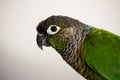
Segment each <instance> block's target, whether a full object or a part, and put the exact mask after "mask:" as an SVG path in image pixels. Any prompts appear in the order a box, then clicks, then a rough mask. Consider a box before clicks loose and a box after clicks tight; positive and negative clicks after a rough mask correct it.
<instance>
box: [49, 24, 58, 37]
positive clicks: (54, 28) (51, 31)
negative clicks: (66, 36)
mask: <svg viewBox="0 0 120 80" xmlns="http://www.w3.org/2000/svg"><path fill="white" fill-rule="evenodd" d="M59 30H60V27H59V26H56V25H50V26H49V27H48V29H47V33H48V34H50V35H54V34H56V33H57V32H58V31H59Z"/></svg>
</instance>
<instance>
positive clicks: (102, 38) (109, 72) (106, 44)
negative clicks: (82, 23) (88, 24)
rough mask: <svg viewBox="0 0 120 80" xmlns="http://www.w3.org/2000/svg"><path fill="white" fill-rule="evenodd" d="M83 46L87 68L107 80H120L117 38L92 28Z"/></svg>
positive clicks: (118, 39) (119, 50) (119, 40)
mask: <svg viewBox="0 0 120 80" xmlns="http://www.w3.org/2000/svg"><path fill="white" fill-rule="evenodd" d="M83 45H84V50H83V51H84V55H83V56H84V58H85V61H86V63H87V64H88V66H89V67H91V66H92V67H91V68H92V69H93V70H94V71H97V72H98V73H99V74H100V75H102V76H103V77H105V78H107V79H108V80H120V37H119V36H117V35H115V34H113V33H110V32H108V31H105V30H103V29H97V28H92V29H91V31H90V33H89V34H88V35H87V36H86V38H85V41H84V43H83Z"/></svg>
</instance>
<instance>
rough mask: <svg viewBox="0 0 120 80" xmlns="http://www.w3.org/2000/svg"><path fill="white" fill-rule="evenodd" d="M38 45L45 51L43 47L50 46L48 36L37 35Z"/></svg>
mask: <svg viewBox="0 0 120 80" xmlns="http://www.w3.org/2000/svg"><path fill="white" fill-rule="evenodd" d="M37 44H38V46H39V47H40V48H41V49H42V50H43V47H42V46H43V45H44V46H49V43H48V41H47V36H46V35H45V34H43V33H38V34H37Z"/></svg>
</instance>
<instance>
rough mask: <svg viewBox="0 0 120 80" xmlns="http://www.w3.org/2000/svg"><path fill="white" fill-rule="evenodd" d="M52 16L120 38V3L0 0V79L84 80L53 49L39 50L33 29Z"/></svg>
mask: <svg viewBox="0 0 120 80" xmlns="http://www.w3.org/2000/svg"><path fill="white" fill-rule="evenodd" d="M51 15H64V16H70V17H73V18H76V19H79V20H80V21H82V22H84V23H86V24H89V25H93V26H96V27H99V28H103V29H106V30H109V31H111V32H113V33H115V34H118V35H120V28H119V26H120V0H0V80H84V78H82V77H81V76H80V75H79V74H78V73H76V72H75V71H74V70H73V69H72V68H71V67H70V66H69V65H68V64H66V63H65V62H64V61H63V59H62V58H61V56H60V55H59V54H58V53H57V52H56V51H55V50H54V49H53V48H46V47H44V50H43V51H42V50H40V49H39V48H38V46H37V44H36V34H37V32H36V27H37V25H38V23H39V22H40V21H41V20H43V19H45V18H47V17H49V16H51Z"/></svg>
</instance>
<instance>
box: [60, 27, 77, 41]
mask: <svg viewBox="0 0 120 80" xmlns="http://www.w3.org/2000/svg"><path fill="white" fill-rule="evenodd" d="M74 33H75V32H74V29H73V27H69V28H65V29H63V30H62V31H61V36H62V37H63V38H64V39H70V38H71V37H72V36H74Z"/></svg>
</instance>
